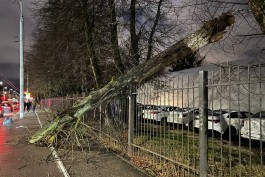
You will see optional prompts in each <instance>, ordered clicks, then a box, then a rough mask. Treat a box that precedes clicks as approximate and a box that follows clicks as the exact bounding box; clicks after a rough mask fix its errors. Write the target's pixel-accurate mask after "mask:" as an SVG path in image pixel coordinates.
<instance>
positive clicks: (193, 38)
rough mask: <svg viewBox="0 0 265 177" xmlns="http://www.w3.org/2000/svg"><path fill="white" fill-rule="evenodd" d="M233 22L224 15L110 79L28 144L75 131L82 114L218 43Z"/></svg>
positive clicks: (62, 114) (58, 116)
mask: <svg viewBox="0 0 265 177" xmlns="http://www.w3.org/2000/svg"><path fill="white" fill-rule="evenodd" d="M234 20H235V19H234V16H233V15H232V13H231V12H227V13H224V14H222V15H221V16H220V17H218V18H215V19H212V20H210V21H208V22H206V23H205V24H204V25H203V26H202V27H201V29H199V30H197V31H196V32H194V33H192V34H189V35H187V36H186V37H185V38H183V39H182V40H180V41H178V42H177V43H175V44H174V45H172V46H171V47H169V48H168V49H166V50H165V51H163V52H161V53H160V54H158V55H157V56H155V57H154V58H152V59H151V60H148V61H147V62H145V63H143V64H140V65H138V66H136V67H134V68H132V69H131V70H130V71H128V72H127V73H126V74H123V75H121V76H120V77H118V78H116V79H114V78H113V79H112V80H111V81H110V82H109V83H108V84H107V85H105V86H104V87H103V88H101V89H99V90H97V91H94V92H92V93H91V94H90V95H89V96H87V97H85V98H84V99H82V100H80V101H78V102H77V103H76V104H75V105H74V106H72V107H71V108H69V109H67V110H65V111H64V112H62V113H60V114H59V115H57V117H56V118H55V119H54V120H53V122H51V123H50V124H47V125H46V126H45V127H43V128H42V129H41V130H39V131H38V132H36V133H35V134H34V135H33V136H32V137H31V140H30V141H29V142H30V143H36V142H38V141H48V142H50V143H51V142H53V140H54V138H55V137H56V136H57V134H58V133H59V132H60V131H61V130H63V128H65V127H66V125H68V124H71V125H73V126H68V127H72V128H75V129H76V128H77V126H78V125H79V123H80V119H81V117H82V115H83V114H84V113H85V112H87V111H89V110H91V109H93V108H95V107H96V106H97V105H98V104H100V103H101V102H103V101H105V100H108V99H110V98H113V97H114V96H116V95H117V94H118V93H120V91H121V90H123V88H124V87H125V86H128V85H130V84H131V83H132V82H134V83H136V84H137V83H141V82H142V81H143V80H146V79H148V78H151V77H153V76H154V75H156V74H157V73H159V72H161V71H162V70H163V69H164V68H166V67H167V66H169V65H171V64H173V63H174V62H176V61H177V60H182V59H185V58H187V57H189V56H191V55H192V54H193V53H194V52H196V51H198V50H199V49H201V48H202V47H204V46H206V45H207V44H209V43H212V42H216V41H219V40H220V39H221V38H222V37H223V34H224V33H225V29H226V27H228V26H231V25H233V24H234Z"/></svg>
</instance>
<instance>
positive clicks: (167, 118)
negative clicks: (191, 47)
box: [41, 64, 265, 176]
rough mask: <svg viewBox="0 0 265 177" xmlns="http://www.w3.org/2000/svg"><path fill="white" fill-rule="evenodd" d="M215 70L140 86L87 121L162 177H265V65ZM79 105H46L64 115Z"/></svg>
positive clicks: (115, 147) (105, 139)
mask: <svg viewBox="0 0 265 177" xmlns="http://www.w3.org/2000/svg"><path fill="white" fill-rule="evenodd" d="M207 70H208V71H200V72H199V71H198V70H197V71H196V70H195V69H193V70H186V71H183V72H182V73H177V74H170V75H167V76H166V77H160V78H155V79H153V80H152V81H148V82H146V83H143V84H141V85H132V86H130V89H126V88H125V89H124V92H122V93H121V94H120V95H119V96H117V97H115V98H113V99H112V100H110V101H108V102H105V103H103V104H101V105H99V106H98V107H97V108H95V109H94V110H92V111H90V112H88V113H87V114H86V115H84V119H83V122H84V124H85V125H86V127H89V129H88V131H90V134H91V135H94V136H97V137H99V138H100V140H101V141H102V142H103V143H104V144H105V145H106V146H108V147H110V148H111V149H113V150H116V151H119V152H121V153H124V154H127V155H129V157H130V158H131V160H132V161H133V162H134V163H136V164H137V165H139V166H140V167H142V168H145V169H152V170H153V171H154V172H155V173H156V175H157V176H265V166H264V159H265V158H264V150H265V148H264V147H265V146H264V144H265V112H264V111H265V104H264V94H265V91H264V84H265V77H264V76H265V65H262V64H255V65H254V64H253V65H247V66H239V65H226V66H219V67H213V66H212V67H208V68H207ZM73 100H75V99H69V98H68V99H66V98H60V99H57V98H55V99H46V100H42V102H41V104H42V106H44V107H47V106H49V107H50V108H53V110H60V109H63V108H65V107H66V106H70V105H72V104H73V102H72V101H73ZM253 114H254V115H253ZM252 115H253V116H252ZM250 117H251V118H250Z"/></svg>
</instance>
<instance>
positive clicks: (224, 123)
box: [194, 110, 252, 136]
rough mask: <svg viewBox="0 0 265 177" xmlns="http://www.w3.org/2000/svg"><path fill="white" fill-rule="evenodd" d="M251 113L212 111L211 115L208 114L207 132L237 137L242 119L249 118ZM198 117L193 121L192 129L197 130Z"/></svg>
mask: <svg viewBox="0 0 265 177" xmlns="http://www.w3.org/2000/svg"><path fill="white" fill-rule="evenodd" d="M251 115H252V113H250V112H247V111H239V112H238V111H230V112H228V110H214V111H212V113H211V114H209V113H208V130H214V131H216V132H219V133H220V134H229V131H230V130H231V135H232V136H235V135H238V133H239V129H241V127H242V124H243V121H244V119H246V118H249V117H251ZM199 122H200V121H199V119H198V116H197V117H196V119H195V120H194V127H195V128H199V125H200V123H199Z"/></svg>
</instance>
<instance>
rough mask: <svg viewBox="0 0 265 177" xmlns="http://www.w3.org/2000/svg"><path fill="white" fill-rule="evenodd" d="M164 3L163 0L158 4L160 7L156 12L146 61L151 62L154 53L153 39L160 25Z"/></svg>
mask: <svg viewBox="0 0 265 177" xmlns="http://www.w3.org/2000/svg"><path fill="white" fill-rule="evenodd" d="M162 2H163V0H159V2H158V7H157V12H156V17H155V21H154V25H153V27H152V30H151V33H150V36H149V38H148V50H147V57H146V60H149V59H150V58H151V54H152V51H153V37H154V34H155V30H156V26H157V24H158V20H159V18H160V15H161V6H162Z"/></svg>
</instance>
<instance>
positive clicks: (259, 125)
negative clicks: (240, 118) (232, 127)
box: [241, 111, 265, 141]
mask: <svg viewBox="0 0 265 177" xmlns="http://www.w3.org/2000/svg"><path fill="white" fill-rule="evenodd" d="M241 137H243V138H250V139H253V140H261V141H265V111H260V112H257V113H256V114H254V115H253V116H252V117H251V118H248V119H245V120H244V122H243V127H242V129H241Z"/></svg>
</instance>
